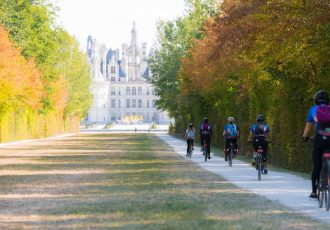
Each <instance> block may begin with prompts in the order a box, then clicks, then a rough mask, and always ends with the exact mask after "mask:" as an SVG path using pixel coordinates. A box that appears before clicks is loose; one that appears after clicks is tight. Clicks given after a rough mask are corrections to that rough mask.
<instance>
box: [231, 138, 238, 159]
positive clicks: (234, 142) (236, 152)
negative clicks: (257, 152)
mask: <svg viewBox="0 0 330 230" xmlns="http://www.w3.org/2000/svg"><path fill="white" fill-rule="evenodd" d="M232 141H233V144H234V149H235V155H237V154H238V145H237V139H236V138H234V139H233V140H232Z"/></svg>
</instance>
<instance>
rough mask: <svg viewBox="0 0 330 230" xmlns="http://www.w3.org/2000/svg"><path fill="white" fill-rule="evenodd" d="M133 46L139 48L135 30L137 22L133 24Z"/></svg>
mask: <svg viewBox="0 0 330 230" xmlns="http://www.w3.org/2000/svg"><path fill="white" fill-rule="evenodd" d="M131 46H132V47H136V46H137V31H136V28H135V21H134V22H133V29H132V32H131Z"/></svg>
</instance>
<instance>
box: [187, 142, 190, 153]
mask: <svg viewBox="0 0 330 230" xmlns="http://www.w3.org/2000/svg"><path fill="white" fill-rule="evenodd" d="M189 143H190V139H187V154H188V152H189Z"/></svg>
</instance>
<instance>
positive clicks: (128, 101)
mask: <svg viewBox="0 0 330 230" xmlns="http://www.w3.org/2000/svg"><path fill="white" fill-rule="evenodd" d="M130 107H131V104H130V100H129V99H126V108H130Z"/></svg>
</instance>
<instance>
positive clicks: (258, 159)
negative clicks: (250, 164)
mask: <svg viewBox="0 0 330 230" xmlns="http://www.w3.org/2000/svg"><path fill="white" fill-rule="evenodd" d="M257 165H258V166H257V167H258V180H259V181H261V167H262V165H261V157H260V155H258V156H257Z"/></svg>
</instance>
